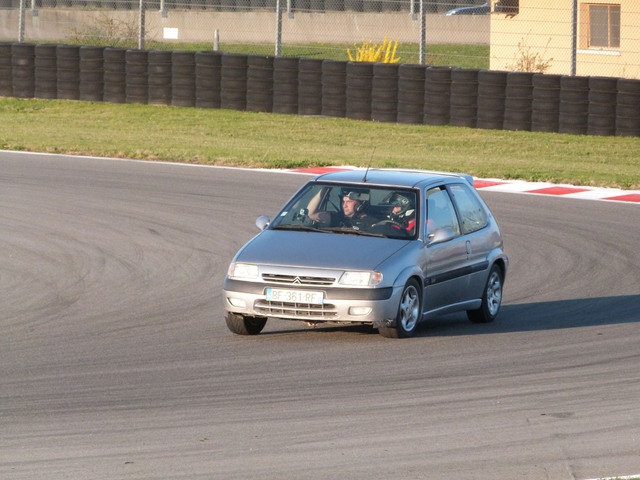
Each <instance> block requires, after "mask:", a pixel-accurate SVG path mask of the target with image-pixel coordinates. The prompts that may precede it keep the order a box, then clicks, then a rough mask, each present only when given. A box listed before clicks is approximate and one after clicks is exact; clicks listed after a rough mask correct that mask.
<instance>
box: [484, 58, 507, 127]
mask: <svg viewBox="0 0 640 480" xmlns="http://www.w3.org/2000/svg"><path fill="white" fill-rule="evenodd" d="M506 88H507V72H503V71H498V70H480V71H479V72H478V119H477V122H476V126H477V127H478V128H484V129H496V130H502V127H503V124H504V109H505V97H506Z"/></svg>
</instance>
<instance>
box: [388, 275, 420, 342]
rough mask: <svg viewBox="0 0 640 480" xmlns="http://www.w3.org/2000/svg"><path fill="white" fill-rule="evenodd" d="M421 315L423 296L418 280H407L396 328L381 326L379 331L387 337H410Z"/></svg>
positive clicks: (401, 298)
mask: <svg viewBox="0 0 640 480" xmlns="http://www.w3.org/2000/svg"><path fill="white" fill-rule="evenodd" d="M421 316H422V297H421V295H420V287H419V286H418V282H416V281H415V280H413V279H412V280H409V281H408V282H407V284H406V285H405V286H404V290H403V291H402V297H400V305H399V306H398V314H397V316H396V326H395V328H394V327H380V328H379V329H378V332H380V335H382V336H383V337H387V338H407V337H410V336H412V335H413V334H414V333H415V331H416V328H417V327H418V322H420V317H421Z"/></svg>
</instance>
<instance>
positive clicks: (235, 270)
mask: <svg viewBox="0 0 640 480" xmlns="http://www.w3.org/2000/svg"><path fill="white" fill-rule="evenodd" d="M227 275H229V277H231V278H243V279H246V280H256V279H257V278H258V266H257V265H253V264H251V263H232V264H231V265H229V270H228V271H227Z"/></svg>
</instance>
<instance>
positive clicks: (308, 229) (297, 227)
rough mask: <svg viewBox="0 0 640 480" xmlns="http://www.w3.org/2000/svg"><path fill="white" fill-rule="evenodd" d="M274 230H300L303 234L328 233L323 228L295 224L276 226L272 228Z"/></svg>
mask: <svg viewBox="0 0 640 480" xmlns="http://www.w3.org/2000/svg"><path fill="white" fill-rule="evenodd" d="M271 228H272V229H273V230H298V231H301V232H326V230H323V229H321V228H316V227H310V226H308V225H293V224H290V223H289V224H286V225H276V226H275V227H271Z"/></svg>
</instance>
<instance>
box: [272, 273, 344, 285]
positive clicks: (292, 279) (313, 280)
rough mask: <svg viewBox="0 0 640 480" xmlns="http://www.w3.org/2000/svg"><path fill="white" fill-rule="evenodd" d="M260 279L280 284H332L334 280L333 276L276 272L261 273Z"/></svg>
mask: <svg viewBox="0 0 640 480" xmlns="http://www.w3.org/2000/svg"><path fill="white" fill-rule="evenodd" d="M262 279H263V280H264V281H265V282H269V283H279V284H282V285H312V286H321V285H333V284H334V282H335V281H336V279H335V278H333V277H301V276H297V275H279V274H277V273H263V274H262Z"/></svg>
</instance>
